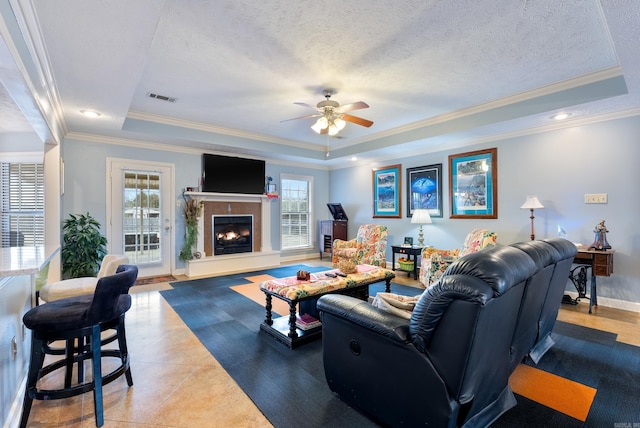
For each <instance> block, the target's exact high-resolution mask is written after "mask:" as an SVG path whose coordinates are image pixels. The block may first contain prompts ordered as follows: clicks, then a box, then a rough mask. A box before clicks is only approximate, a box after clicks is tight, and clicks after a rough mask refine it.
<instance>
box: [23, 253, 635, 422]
mask: <svg viewBox="0 0 640 428" xmlns="http://www.w3.org/2000/svg"><path fill="white" fill-rule="evenodd" d="M305 263H308V264H323V265H327V266H328V263H320V262H317V263H314V262H305ZM179 279H186V278H179ZM396 281H397V282H398V283H402V284H405V285H413V286H419V283H418V282H417V281H414V280H413V279H412V278H407V277H406V276H405V274H404V273H398V275H397V277H396ZM169 287H170V285H169V284H168V283H160V284H153V285H148V286H137V287H135V290H134V289H132V297H133V307H132V309H131V310H130V311H129V312H128V313H127V342H128V345H129V351H130V355H131V367H132V374H133V381H134V385H133V386H132V387H130V388H129V387H128V386H127V383H126V381H125V379H124V377H121V378H119V379H117V380H115V381H114V382H112V383H111V384H109V385H106V386H105V387H104V414H105V424H104V427H105V428H112V427H113V428H116V427H117V428H120V427H131V428H133V427H167V428H172V427H189V428H193V427H198V428H203V427H270V426H271V424H270V423H269V421H268V420H267V419H266V418H265V417H264V416H263V415H262V413H261V412H260V410H258V409H257V408H256V407H255V406H254V405H253V403H252V402H251V400H250V399H249V398H248V397H247V396H246V395H245V394H244V392H242V390H241V389H240V387H238V385H237V384H236V383H235V382H234V381H233V379H232V378H231V377H230V376H229V375H228V374H227V373H226V372H225V370H224V369H223V368H222V367H221V366H220V364H219V363H218V362H217V361H216V360H215V358H213V357H212V356H211V354H210V353H209V352H208V351H207V350H206V349H205V348H204V346H203V345H202V344H201V343H200V342H199V341H198V339H197V338H196V337H195V335H194V334H193V333H192V332H191V330H189V328H187V326H186V325H185V324H184V323H183V322H182V320H181V319H180V318H179V317H178V315H177V314H176V313H175V312H174V311H173V309H172V308H171V306H169V305H168V304H167V303H166V302H165V301H164V299H163V298H162V297H161V296H160V294H159V292H158V291H159V290H161V289H167V288H169ZM558 319H560V320H562V321H566V322H571V323H576V324H580V325H584V326H588V327H591V328H595V329H600V330H605V331H611V332H616V333H618V334H619V338H620V339H619V340H621V341H623V342H626V343H629V344H632V345H636V346H640V338H639V337H638V336H639V335H637V333H636V334H634V332H637V331H638V326H639V325H640V314H637V313H633V312H626V311H620V310H615V309H611V308H606V307H596V308H595V309H594V313H593V314H592V315H589V314H588V302H582V303H580V304H579V305H577V306H570V305H563V306H562V308H561V311H560V314H559V316H558ZM28 426H29V427H74V428H75V427H83V428H90V427H95V419H94V412H93V398H92V394H90V393H88V394H84V395H82V396H77V397H72V398H68V399H64V400H54V401H34V404H33V408H32V410H31V415H30V417H29V423H28Z"/></svg>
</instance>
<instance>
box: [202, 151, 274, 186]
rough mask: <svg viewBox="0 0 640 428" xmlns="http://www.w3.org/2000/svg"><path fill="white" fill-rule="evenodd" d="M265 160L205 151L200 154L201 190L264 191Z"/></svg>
mask: <svg viewBox="0 0 640 428" xmlns="http://www.w3.org/2000/svg"><path fill="white" fill-rule="evenodd" d="M264 183H265V161H263V160H257V159H245V158H239V157H233V156H221V155H213V154H208V153H205V154H203V155H202V191H203V192H214V193H245V194H252V195H261V194H263V193H264Z"/></svg>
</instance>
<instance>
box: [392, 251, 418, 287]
mask: <svg viewBox="0 0 640 428" xmlns="http://www.w3.org/2000/svg"><path fill="white" fill-rule="evenodd" d="M423 248H424V247H418V246H415V245H413V246H411V247H403V246H402V245H392V246H391V253H392V256H391V267H392V268H393V269H394V270H395V268H396V254H406V255H407V259H408V260H413V279H418V262H419V261H420V254H422V249H423ZM412 257H413V258H412ZM404 272H407V276H411V271H404Z"/></svg>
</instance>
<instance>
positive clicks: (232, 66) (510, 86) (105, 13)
mask: <svg viewBox="0 0 640 428" xmlns="http://www.w3.org/2000/svg"><path fill="white" fill-rule="evenodd" d="M14 3H19V4H21V5H22V6H23V8H24V9H23V10H18V11H17V15H20V16H22V15H25V16H27V18H26V19H23V18H21V19H22V20H24V22H23V23H22V25H21V31H22V34H23V37H25V38H26V39H35V40H36V41H38V40H39V41H41V43H34V46H35V48H33V49H32V50H31V56H32V57H37V58H36V59H35V60H34V62H36V64H37V65H38V66H39V67H40V68H41V69H42V70H44V71H43V72H42V74H43V75H45V76H46V75H47V73H50V76H51V88H55V89H53V90H52V89H51V88H49V89H48V91H49V92H50V93H51V92H53V93H54V94H53V95H51V94H49V98H50V99H51V100H53V103H54V107H55V108H56V109H57V110H58V111H59V112H60V114H59V119H60V121H61V122H62V129H64V132H65V133H67V134H68V135H70V136H74V135H78V136H80V135H82V136H83V137H85V138H86V136H87V135H91V136H99V137H101V138H102V137H114V138H115V137H118V138H127V139H133V140H140V141H159V142H165V143H167V144H176V145H182V146H190V147H196V148H198V149H201V150H216V151H235V152H240V153H247V154H253V155H256V156H268V157H272V158H282V159H290V160H300V159H302V160H304V161H308V162H315V163H326V164H327V165H331V164H337V163H336V162H339V161H340V160H344V159H346V158H348V157H350V156H351V155H355V154H357V155H358V156H361V157H365V158H366V157H367V156H369V157H375V156H382V155H384V156H393V153H406V150H407V149H411V150H416V151H418V150H428V148H429V147H432V148H434V149H436V148H438V147H440V148H442V147H443V146H446V145H447V144H453V143H455V142H456V141H462V140H464V141H468V142H473V141H477V140H478V139H479V138H485V137H489V136H492V135H494V136H495V135H499V134H505V133H512V132H524V131H523V130H526V129H531V128H537V127H541V126H549V125H550V119H549V117H550V116H551V113H553V112H555V111H559V110H563V109H570V110H571V111H572V117H571V118H572V119H573V120H577V119H580V120H584V119H585V118H588V117H596V116H597V117H599V116H602V115H605V114H612V113H620V112H622V111H627V112H628V111H631V112H635V114H637V113H638V112H637V111H636V110H637V109H638V107H639V106H640V96H639V94H640V84H639V82H638V79H639V78H640V77H639V76H640V65H639V63H638V61H639V60H638V58H639V57H640V55H638V53H639V52H638V48H637V47H636V46H635V45H636V44H637V40H638V39H639V37H638V31H639V30H638V24H637V22H638V18H639V16H638V15H639V13H640V2H636V1H631V0H629V1H623V0H603V1H597V0H571V1H569V0H536V1H513V0H491V1H489V0H483V1H480V0H446V1H445V0H441V1H435V0H431V1H429V0H421V1H417V0H415V1H397V2H392V3H391V2H389V1H386V0H351V1H349V2H343V1H337V0H315V1H313V2H311V1H305V2H301V1H298V2H291V1H290V0H287V1H285V0H264V1H253V0H228V1H206V0H167V1H155V0H136V1H127V0H120V1H116V0H112V1H104V0H31V1H30V2H27V1H24V2H21V1H19V0H16V1H15V2H14ZM30 7H33V10H30V9H29V8H30ZM30 14H32V18H31V19H29V16H30ZM18 21H20V20H18ZM634 40H635V41H636V42H634ZM38 46H39V48H38ZM38 52H39V55H38ZM0 78H2V75H0ZM325 88H333V89H335V90H336V91H337V93H336V94H335V95H334V96H333V98H332V99H334V100H335V101H338V102H339V103H341V104H348V103H352V102H356V101H364V102H366V103H367V104H369V106H370V108H368V109H363V110H356V111H353V112H351V113H352V114H354V115H356V116H359V117H363V118H366V119H369V120H372V121H373V122H374V125H373V126H372V127H370V128H365V127H361V126H358V125H355V124H351V123H349V124H347V127H346V128H345V129H344V130H343V131H342V132H341V133H340V134H339V137H340V138H332V139H329V140H328V139H327V137H326V136H320V135H317V134H315V133H314V132H313V131H311V130H310V129H309V127H310V126H311V125H312V124H313V119H300V120H295V121H287V122H283V121H284V120H286V119H291V118H295V117H299V116H304V115H307V114H312V113H313V110H310V109H308V108H305V107H303V106H299V105H295V104H294V102H302V103H306V104H311V105H315V104H316V103H317V102H319V101H322V100H323V96H322V91H323V89H325ZM627 92H628V93H627ZM149 93H156V94H161V95H166V96H169V97H173V98H175V102H173V103H170V102H164V101H159V100H158V99H152V98H149V97H148V94H149ZM0 95H1V94H0ZM4 99H5V98H3V97H1V96H0V102H2V101H3V100H4ZM4 104H5V103H4V102H3V105H4ZM56 104H57V105H56ZM87 108H91V109H95V110H98V111H100V112H101V113H102V116H101V117H100V118H99V119H98V120H93V121H90V120H88V119H86V118H85V117H83V116H82V115H80V113H79V111H80V110H81V109H87ZM3 122H4V121H3ZM327 144H329V145H330V147H331V155H330V156H329V158H328V159H327V158H326V156H325V151H326V147H327Z"/></svg>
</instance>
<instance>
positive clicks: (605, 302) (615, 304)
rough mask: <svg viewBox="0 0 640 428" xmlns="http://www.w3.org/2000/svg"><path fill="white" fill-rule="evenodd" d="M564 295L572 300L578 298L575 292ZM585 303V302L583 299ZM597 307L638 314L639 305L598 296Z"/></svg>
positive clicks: (639, 310)
mask: <svg viewBox="0 0 640 428" xmlns="http://www.w3.org/2000/svg"><path fill="white" fill-rule="evenodd" d="M564 294H568V295H569V296H571V297H572V298H574V299H575V298H577V297H578V293H577V292H575V291H565V292H564ZM585 301H587V300H586V299H585ZM598 306H606V307H607V308H614V309H621V310H624V311H631V312H640V303H637V302H629V301H626V300H618V299H612V298H609V297H601V296H598Z"/></svg>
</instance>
